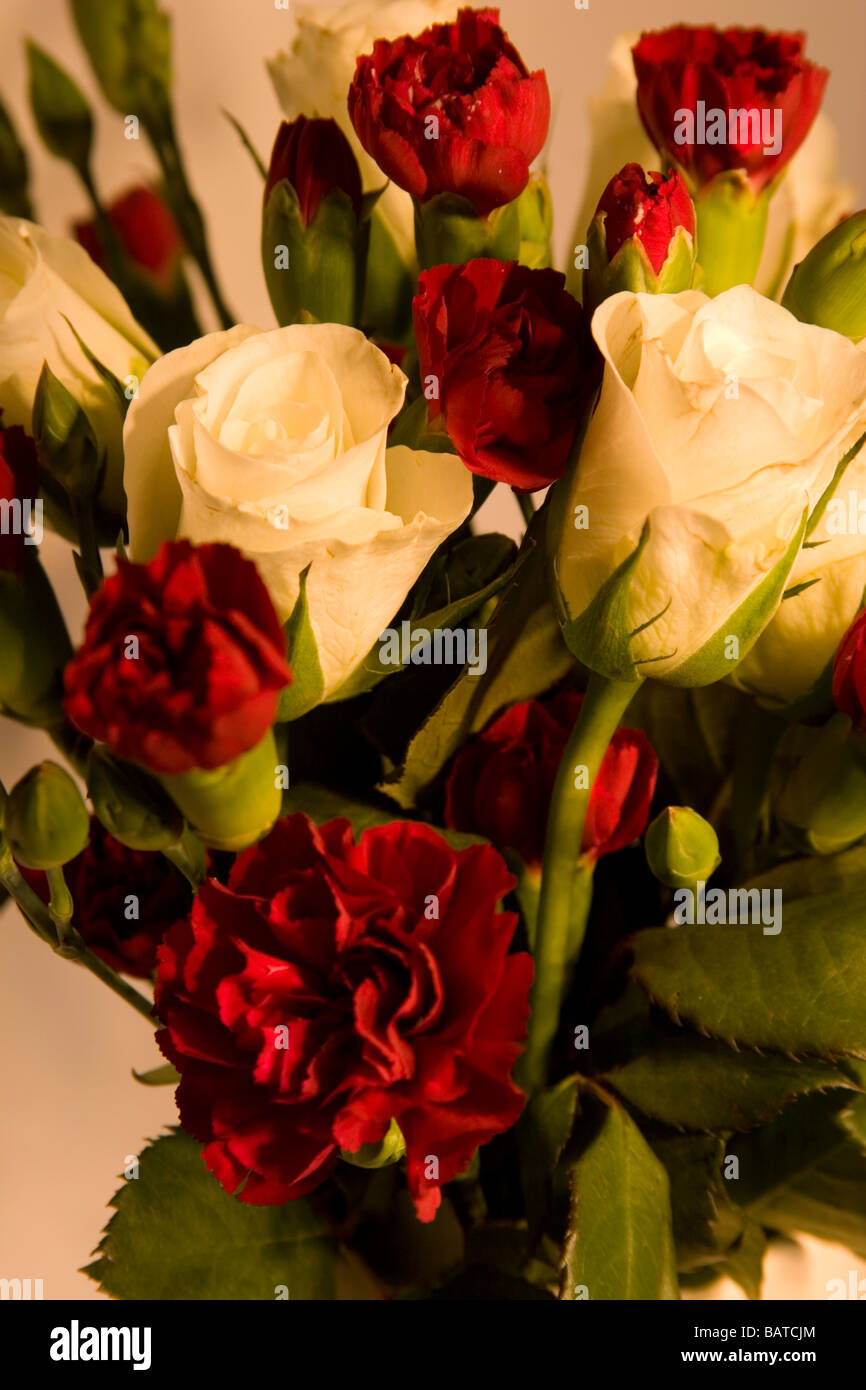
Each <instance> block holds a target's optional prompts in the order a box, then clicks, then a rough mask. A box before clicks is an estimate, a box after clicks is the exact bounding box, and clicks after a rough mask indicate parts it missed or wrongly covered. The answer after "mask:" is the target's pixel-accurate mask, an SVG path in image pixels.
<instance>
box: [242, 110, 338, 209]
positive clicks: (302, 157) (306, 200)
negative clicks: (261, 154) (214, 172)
mask: <svg viewBox="0 0 866 1390" xmlns="http://www.w3.org/2000/svg"><path fill="white" fill-rule="evenodd" d="M282 179H287V180H288V182H289V183H290V184H291V186H292V188H293V189H294V190H295V192H296V193H297V195H298V202H299V203H300V208H301V218H302V220H303V223H304V226H305V227H308V226H309V225H310V223H311V222H312V220H313V218H314V217H315V215H316V213H317V212H318V209H319V204H320V202H321V201H322V199H323V198H324V197H325V196H326V195H327V194H328V193H332V192H333V191H334V189H335V188H339V189H342V191H343V192H344V193H345V194H346V195H347V196H348V197H349V199H350V200H351V203H352V207H353V208H354V209H355V213H356V215H357V213H358V211H359V209H360V206H361V172H360V170H359V168H358V161H357V160H356V158H355V156H354V154H353V153H352V147H351V145H350V144H349V142H348V140H347V139H346V137H345V135H344V134H343V132H342V131H341V129H340V127H339V126H338V125H337V122H336V121H332V120H327V121H325V120H318V119H316V120H309V119H308V118H307V117H306V116H299V117H298V119H297V120H296V121H292V122H291V124H290V123H289V122H288V121H283V123H282V125H281V126H280V128H279V130H278V131H277V138H276V140H275V141H274V148H273V150H272V152H271V163H270V167H269V169H268V177H267V181H266V183H265V202H267V200H268V198H269V197H270V195H271V191H272V190H273V189H274V188H275V187H276V185H277V184H278V183H279V182H280V181H281V180H282Z"/></svg>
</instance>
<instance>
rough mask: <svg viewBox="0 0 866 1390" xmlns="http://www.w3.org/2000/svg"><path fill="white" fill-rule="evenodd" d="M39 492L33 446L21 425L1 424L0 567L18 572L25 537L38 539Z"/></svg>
mask: <svg viewBox="0 0 866 1390" xmlns="http://www.w3.org/2000/svg"><path fill="white" fill-rule="evenodd" d="M38 495H39V462H38V459H37V456H36V445H35V444H34V442H33V440H32V439H31V438H30V436H29V435H28V434H25V433H24V431H23V429H22V428H21V426H20V425H10V427H9V429H3V427H2V424H0V570H11V571H12V572H17V570H18V568H19V566H20V564H21V558H22V555H23V553H24V546H25V545H26V544H27V541H28V537H29V539H30V543H31V544H33V543H34V542H36V541H38V540H39V533H38V528H39V527H40V526H41V519H40V517H39V513H38V512H37V511H36V510H35V504H36V500H37V498H38ZM0 660H2V656H0Z"/></svg>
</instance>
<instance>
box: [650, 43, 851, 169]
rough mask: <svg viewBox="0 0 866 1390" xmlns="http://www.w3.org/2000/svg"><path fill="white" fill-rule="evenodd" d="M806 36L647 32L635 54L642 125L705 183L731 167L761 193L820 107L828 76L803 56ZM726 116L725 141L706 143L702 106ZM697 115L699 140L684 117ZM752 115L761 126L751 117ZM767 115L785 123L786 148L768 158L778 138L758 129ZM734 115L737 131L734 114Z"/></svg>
mask: <svg viewBox="0 0 866 1390" xmlns="http://www.w3.org/2000/svg"><path fill="white" fill-rule="evenodd" d="M805 42H806V36H805V34H781V33H777V34H772V33H768V32H767V30H766V29H714V28H710V27H701V26H698V27H695V28H692V27H691V26H689V25H686V24H678V25H676V26H674V27H673V28H671V29H662V30H661V31H659V32H657V33H650V34H643V35H641V38H640V40H639V42H638V43H637V44H636V45H635V47H634V48H633V50H632V56H633V58H634V69H635V72H636V74H637V82H638V88H637V104H638V110H639V112H640V116H641V120H642V121H643V123H644V126H645V127H646V131H647V134H648V135H649V137H650V139H651V140H652V142H653V144H654V145H655V147H656V149H657V150H659V151H661V152H664V153H665V154H667V155H669V156H670V158H671V159H674V160H676V162H677V163H678V164H679V165H681V166H682V167H683V168H684V169H685V170H686V172H687V173H688V174H689V175H690V176H691V178H692V179H693V180H694V182H695V183H696V184H697V185H698V186H700V185H702V184H705V183H708V182H709V180H710V179H711V178H713V176H714V175H715V174H718V173H720V172H721V171H722V170H725V169H743V170H745V172H746V174H747V175H748V177H749V181H750V183H751V184H752V186H753V188H754V189H755V190H760V189H762V188H763V187H764V186H765V185H766V184H767V183H769V181H770V179H772V178H773V177H774V175H775V174H777V173H778V172H779V171H780V169H783V168H784V166H785V165H786V164H787V163H788V161H789V159H790V158H791V156H792V155H793V154H794V153H795V152H796V151H797V150H798V149H799V148H800V146H801V145H802V143H803V141H804V140H805V138H806V136H807V135H808V133H809V128H810V127H811V125H812V122H813V120H814V119H815V116H816V114H817V112H818V108H819V106H820V105H821V98H822V97H823V95H824V87H825V85H826V83H827V77H828V76H829V74H828V72H827V70H826V69H825V68H819V67H817V66H816V65H815V64H814V63H810V62H808V61H807V60H806V58H805V57H804V53H803V49H804V46H805ZM700 102H702V103H703V107H702V110H703V112H704V114H705V116H706V118H707V120H709V119H710V118H709V113H710V112H711V111H722V112H724V114H725V118H726V122H727V125H726V132H725V133H726V135H727V139H726V141H724V142H723V143H719V144H710V143H709V142H707V141H704V142H701V138H700V134H699V125H700V112H699V108H698V103H700ZM683 111H691V112H694V113H695V115H696V117H697V118H698V121H697V124H696V127H695V132H694V133H695V140H694V141H691V140H688V139H686V140H685V141H684V142H683V143H679V142H678V141H677V138H676V133H677V130H678V128H679V131H680V135H681V138H682V136H683V135H686V136H687V135H688V131H687V129H686V126H685V124H684V123H683V121H682V117H681V115H680V114H679V113H681V112H683ZM749 112H754V113H756V115H757V118H758V119H757V121H756V120H755V118H754V117H753V116H750V115H749V114H748V113H749ZM762 112H767V113H769V115H768V116H767V117H766V119H767V122H768V125H767V130H768V132H772V126H773V119H774V117H773V112H777V113H778V116H777V117H776V118H775V119H777V120H778V122H779V127H778V130H779V134H780V138H781V147H780V148H779V150H778V152H777V153H775V154H773V153H769V154H766V153H765V152H764V151H765V148H767V147H768V145H769V144H771V143H772V141H768V140H767V139H765V138H764V135H763V134H762V133H761V131H760V118H761V113H762ZM732 115H733V116H735V117H736V126H737V128H736V130H732V129H731V124H730V120H729V119H728V118H729V117H730V116H732Z"/></svg>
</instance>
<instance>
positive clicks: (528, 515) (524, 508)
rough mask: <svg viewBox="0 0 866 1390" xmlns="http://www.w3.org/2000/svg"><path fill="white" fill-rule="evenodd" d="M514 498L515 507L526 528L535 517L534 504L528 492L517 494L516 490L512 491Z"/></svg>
mask: <svg viewBox="0 0 866 1390" xmlns="http://www.w3.org/2000/svg"><path fill="white" fill-rule="evenodd" d="M514 496H515V497H516V498H517V505H518V506H519V508H520V512H521V515H522V517H523V520H524V521H525V522H526V524H527V526H528V525H529V523H530V521H531V520H532V518H533V517H534V516H535V503H534V502H533V500H532V497H531V495H530V494H529V493H528V492H518V491H517V489H516V488H515V490H514Z"/></svg>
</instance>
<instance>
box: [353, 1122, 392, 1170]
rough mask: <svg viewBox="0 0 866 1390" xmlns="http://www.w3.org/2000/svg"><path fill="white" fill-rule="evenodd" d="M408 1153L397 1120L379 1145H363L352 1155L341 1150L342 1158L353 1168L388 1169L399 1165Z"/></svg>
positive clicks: (390, 1126) (389, 1127)
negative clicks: (393, 1164)
mask: <svg viewBox="0 0 866 1390" xmlns="http://www.w3.org/2000/svg"><path fill="white" fill-rule="evenodd" d="M405 1152H406V1140H405V1139H404V1138H403V1132H402V1130H401V1129H400V1126H399V1125H398V1123H397V1121H396V1120H393V1119H392V1121H391V1123H390V1125H389V1126H388V1132H387V1134H386V1135H385V1137H384V1139H381V1140H380V1141H379V1143H378V1144H362V1145H361V1147H360V1149H357V1150H356V1151H355V1152H354V1153H350V1152H349V1151H348V1150H347V1149H341V1150H340V1157H341V1158H342V1159H343V1160H344V1162H346V1163H351V1165H352V1167H353V1168H387V1167H388V1166H389V1165H390V1164H392V1163H399V1161H400V1159H401V1158H402V1157H403V1155H404V1154H405Z"/></svg>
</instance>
